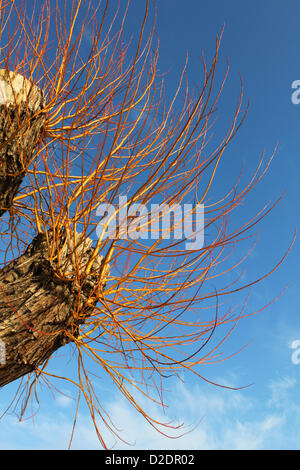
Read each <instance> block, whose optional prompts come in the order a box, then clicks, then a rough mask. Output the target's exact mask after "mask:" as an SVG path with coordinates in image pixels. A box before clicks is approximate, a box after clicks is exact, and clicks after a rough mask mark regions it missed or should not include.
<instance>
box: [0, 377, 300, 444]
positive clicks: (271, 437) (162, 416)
mask: <svg viewBox="0 0 300 470" xmlns="http://www.w3.org/2000/svg"><path fill="white" fill-rule="evenodd" d="M296 391H297V382H296V380H295V379H293V378H290V377H284V378H282V379H281V380H278V381H276V382H275V381H273V382H271V383H270V384H269V397H268V400H267V401H266V402H265V404H264V406H262V404H261V403H258V402H257V397H255V395H254V393H252V392H249V391H224V390H221V391H220V390H219V389H214V388H209V389H208V388H204V387H200V386H198V385H192V386H190V387H188V386H186V385H184V384H179V385H177V386H176V387H175V388H174V389H173V391H172V393H170V394H169V396H168V398H169V401H168V402H169V406H168V408H167V409H166V411H163V410H162V409H161V408H159V407H157V406H155V405H154V404H152V405H151V406H150V407H149V404H148V408H147V410H148V411H149V414H150V415H151V416H153V417H154V418H155V419H157V420H158V421H164V422H170V423H171V424H172V425H174V426H176V425H180V423H184V425H183V426H182V427H179V428H178V429H177V430H175V429H174V430H170V431H169V432H170V434H171V435H173V437H174V438H173V439H170V438H167V437H165V436H163V435H161V434H159V433H158V432H157V431H156V430H155V429H154V428H153V427H151V426H150V425H149V424H148V423H146V422H145V420H144V419H143V417H142V416H141V415H139V414H138V413H137V412H136V411H135V410H134V409H133V408H131V407H130V405H129V404H128V403H127V402H126V401H125V400H124V399H122V398H116V397H114V399H113V400H111V401H110V402H109V403H107V404H106V405H107V406H106V410H107V411H108V412H109V414H110V416H111V418H112V420H113V422H115V424H116V425H117V426H118V433H119V435H120V437H121V438H123V439H124V440H126V441H127V442H128V444H126V443H124V442H122V441H118V440H116V439H115V438H114V437H113V436H112V435H111V434H109V432H108V431H107V430H105V429H104V430H103V437H104V438H105V439H106V442H107V444H108V445H109V446H110V447H112V448H114V449H130V448H132V449H191V450H192V449H233V450H237V449H268V448H274V449H276V448H277V449H281V448H283V449H284V448H297V445H298V446H299V441H297V437H299V432H298V436H297V420H298V423H299V418H300V411H299V410H298V411H299V412H298V415H297V412H296V413H295V409H297V406H296V404H295V405H294V406H290V407H289V405H288V404H289V403H290V404H292V401H291V400H292V398H293V397H295V396H294V395H293V394H294V393H296ZM68 400H69V399H67V397H65V398H61V399H60V400H59V401H55V402H54V403H53V413H51V414H50V413H49V414H42V413H40V414H38V415H37V417H36V418H35V422H34V423H33V422H32V421H25V422H23V423H19V422H17V420H16V419H15V418H14V417H12V416H7V417H5V418H4V419H3V422H2V425H1V427H0V442H1V448H2V449H11V448H14V449H17V448H19V449H22V448H25V449H38V448H46V449H61V448H66V447H67V445H68V440H69V437H70V432H71V429H72V418H71V416H70V415H69V414H68V404H69V401H68ZM143 400H145V398H143V397H140V403H141V405H145V403H144V401H143ZM290 410H293V411H290ZM295 420H296V421H295ZM289 429H290V430H291V429H293V432H292V433H291V432H288V430H289ZM180 434H183V435H182V437H178V436H179V435H180ZM176 436H177V438H175V437H176ZM297 442H298V444H297ZM99 447H100V445H99V442H98V440H97V436H96V434H95V432H94V431H93V428H92V425H91V422H90V420H89V417H88V415H87V414H84V413H81V414H80V416H79V418H78V426H77V428H76V432H75V436H74V441H73V445H72V448H73V449H93V448H99Z"/></svg>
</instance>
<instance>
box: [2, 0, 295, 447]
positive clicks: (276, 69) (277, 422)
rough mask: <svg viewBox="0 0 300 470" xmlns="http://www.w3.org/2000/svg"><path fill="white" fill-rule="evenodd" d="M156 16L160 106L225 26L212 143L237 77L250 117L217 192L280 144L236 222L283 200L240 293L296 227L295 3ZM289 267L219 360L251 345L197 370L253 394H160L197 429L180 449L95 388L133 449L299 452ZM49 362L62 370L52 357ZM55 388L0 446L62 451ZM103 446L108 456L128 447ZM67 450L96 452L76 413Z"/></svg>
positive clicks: (203, 390) (67, 420)
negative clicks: (162, 89) (110, 448)
mask: <svg viewBox="0 0 300 470" xmlns="http://www.w3.org/2000/svg"><path fill="white" fill-rule="evenodd" d="M116 3H117V2H116ZM143 4H144V2H143V1H141V0H132V4H131V8H130V10H129V13H128V21H127V26H126V28H127V34H128V35H129V34H130V33H131V32H132V33H134V32H136V28H137V25H138V24H140V20H141V18H142V15H143ZM156 6H157V32H158V36H159V40H160V55H159V70H160V71H161V72H162V73H165V72H168V73H167V75H166V76H165V78H164V80H165V87H166V90H167V93H169V96H171V95H172V93H173V92H174V91H175V89H176V85H177V82H178V80H179V77H180V72H181V69H182V67H183V66H184V63H185V58H186V53H187V52H188V56H189V61H188V77H189V81H190V86H191V87H192V86H196V85H197V84H198V83H199V80H200V79H201V76H202V72H201V62H200V58H201V54H202V52H204V54H205V56H206V58H207V59H208V61H209V60H210V59H211V58H212V55H213V52H214V47H215V38H216V35H217V34H218V33H219V32H220V31H221V29H222V26H223V24H225V31H224V35H223V39H222V46H221V51H220V56H219V57H220V59H219V68H218V70H219V72H218V75H217V77H218V79H221V77H222V76H223V73H224V70H225V66H226V59H227V57H228V58H229V63H230V71H229V76H228V79H227V82H226V86H225V88H224V91H223V95H222V98H221V100H220V105H219V119H218V123H217V125H216V132H218V130H221V129H223V127H222V126H225V127H226V125H227V123H228V122H229V120H230V118H231V117H232V113H233V110H234V107H235V105H236V101H237V98H238V95H239V84H240V78H239V74H241V76H242V79H243V83H244V88H245V90H244V91H245V102H246V101H247V99H248V98H249V99H250V109H249V112H248V115H247V118H246V121H245V123H244V125H243V126H242V128H241V130H240V131H239V133H238V134H237V136H236V137H235V139H234V141H233V143H232V145H231V146H230V148H229V149H228V150H227V152H226V155H225V156H224V162H223V164H222V165H221V166H220V168H219V171H218V175H217V181H218V184H219V186H218V187H219V188H220V190H222V187H223V186H222V185H224V187H225V185H226V183H227V182H228V181H229V182H230V181H235V177H236V176H237V174H238V173H239V171H240V169H241V168H242V165H243V164H244V165H245V170H244V176H243V178H245V181H246V180H247V179H249V177H250V176H251V175H252V172H253V170H254V168H255V167H256V165H257V163H258V161H259V159H260V157H261V154H262V152H263V151H265V152H266V155H267V156H268V155H269V156H270V155H271V154H272V152H273V150H274V148H275V146H276V144H278V148H277V151H276V157H275V159H274V160H273V162H272V165H271V168H270V171H269V172H268V174H267V175H266V176H265V178H264V179H263V181H262V182H260V184H259V185H258V186H257V187H256V188H255V190H254V192H253V194H251V196H250V197H249V200H248V201H247V202H246V203H245V204H244V206H243V209H242V210H243V213H244V215H245V216H246V217H247V216H251V215H254V214H255V213H256V211H257V210H259V209H260V208H262V207H263V206H264V204H265V203H266V202H267V201H269V200H272V201H275V200H276V199H277V198H278V197H279V196H280V195H281V194H282V193H283V192H285V191H286V194H285V196H284V198H283V200H282V201H281V202H280V204H279V205H278V206H277V207H276V208H275V209H274V211H273V212H272V213H271V214H270V215H269V216H268V217H267V219H265V220H264V221H263V222H262V223H261V225H260V227H259V228H260V229H261V232H260V239H259V243H258V244H257V246H256V247H255V251H254V253H253V256H251V258H249V261H248V262H247V272H246V274H245V280H246V281H249V282H250V281H251V280H253V279H255V277H256V276H257V275H258V274H264V273H265V272H266V271H268V270H270V269H272V267H273V266H274V265H275V264H276V262H278V261H279V259H280V258H281V256H282V255H283V254H284V252H285V251H286V250H287V248H288V246H289V244H290V242H291V240H292V237H293V234H294V231H295V229H296V227H297V226H298V218H299V200H300V198H299V196H300V194H299V182H300V164H299V150H300V145H299V123H300V104H299V105H295V104H293V103H292V101H291V95H292V91H293V90H292V89H291V84H292V82H293V81H294V80H300V59H299V44H300V30H299V24H298V18H299V14H300V5H299V2H297V1H296V0H286V1H285V2H282V1H280V0H276V1H274V0H273V1H269V0H264V1H261V0H253V1H252V2H240V1H237V0H229V1H226V2H224V1H223V0H211V1H210V2H203V1H199V0H186V1H185V2H183V1H182V0H157V1H156ZM234 217H235V216H233V220H234ZM236 222H237V223H238V220H237V221H236ZM298 238H299V236H298ZM298 262H299V240H298V239H297V240H296V242H295V244H294V247H293V250H292V252H291V254H290V255H289V257H288V258H287V259H286V261H285V263H284V264H283V265H281V266H280V268H279V269H278V271H276V272H275V273H274V274H273V275H272V276H271V277H270V278H267V279H266V280H264V281H263V283H262V284H261V285H258V286H256V287H255V289H254V290H253V292H252V295H251V298H250V301H249V304H248V307H249V311H252V310H256V309H259V308H260V307H261V306H262V305H264V304H266V303H268V302H269V301H270V300H272V298H274V297H276V296H277V295H278V294H279V293H280V292H281V291H282V289H283V288H284V287H285V286H287V285H288V284H289V287H288V290H287V291H286V292H285V293H284V295H283V296H282V297H280V298H279V299H278V300H277V301H276V303H274V304H272V305H271V306H270V307H269V308H267V309H266V310H265V311H263V312H262V313H259V314H258V315H254V316H253V317H250V318H248V319H245V320H243V321H242V322H241V323H240V324H239V325H238V327H237V328H236V330H235V332H234V333H233V335H232V336H231V337H230V339H229V340H228V342H227V343H226V345H225V346H224V351H225V352H226V353H227V354H230V353H232V352H235V351H236V350H238V349H239V348H241V347H243V346H244V345H245V344H247V343H248V342H249V341H252V342H251V344H250V345H249V346H248V347H247V348H246V349H245V350H243V351H242V352H241V353H239V354H238V355H237V356H235V357H233V358H232V359H230V360H228V361H225V362H223V363H221V364H218V365H215V366H205V367H204V369H205V370H204V375H205V376H206V377H208V378H210V379H212V380H215V381H217V382H219V383H223V384H225V385H230V386H236V387H239V386H244V385H247V384H250V383H251V384H252V385H251V386H250V387H248V388H246V389H243V390H239V391H231V390H223V389H220V388H216V387H214V386H212V385H209V384H207V383H205V382H202V381H200V379H197V378H196V377H194V376H190V375H186V376H182V379H183V382H180V381H178V382H176V381H174V380H172V381H170V383H167V387H166V388H168V389H169V390H170V391H169V392H167V393H166V403H167V404H169V408H168V409H167V411H166V420H168V419H175V421H176V420H178V422H181V421H183V422H184V423H185V425H186V428H184V429H185V430H186V431H188V430H191V428H192V427H193V426H194V425H195V424H197V425H196V427H195V429H194V430H193V431H191V432H189V433H188V434H186V435H185V436H183V437H182V438H179V439H171V440H170V439H166V438H163V437H162V436H161V435H159V434H157V433H156V432H155V431H154V430H153V429H152V428H151V427H150V426H149V425H147V423H146V422H144V421H143V419H142V418H141V417H140V416H138V415H137V414H136V412H135V411H134V410H133V409H132V408H130V406H129V404H127V403H126V402H125V401H124V399H123V398H122V397H120V396H119V395H117V394H114V392H112V391H111V388H110V385H109V384H108V383H106V382H105V380H104V379H103V380H99V383H98V387H99V393H100V394H101V396H102V399H103V403H104V404H105V406H106V409H107V410H109V411H110V413H111V416H112V417H113V419H114V421H115V423H116V425H117V426H118V428H120V429H122V430H123V431H121V435H122V436H123V437H124V438H125V439H127V440H128V441H129V442H130V444H131V445H132V448H136V449H143V448H144V449H146V448H149V449H172V448H178V449H180V448H185V449H243V448H244V449H300V398H299V396H300V393H299V391H300V364H295V363H293V362H292V353H293V349H291V345H292V343H293V342H294V341H296V340H300V315H299V312H300V308H299V307H300V301H299V295H298V292H299V286H300V279H299V267H298V266H299V265H298ZM239 299H240V300H241V301H242V300H243V299H244V297H243V296H242V295H241V296H239V298H238V299H236V298H235V299H234V300H233V302H236V301H238V300H239ZM61 354H64V352H63V351H62V353H61ZM55 360H56V361H57V364H60V361H61V358H59V357H58V358H57V359H55ZM64 367H67V366H64ZM64 387H65V389H64V391H65V393H66V395H68V396H65V397H64V396H61V395H57V396H56V397H54V398H52V397H51V394H50V393H49V392H48V391H47V390H44V391H43V390H41V394H40V399H41V409H40V410H39V412H38V413H37V414H36V416H35V417H34V421H32V420H31V419H29V420H27V421H23V422H21V423H20V422H18V419H17V417H16V416H15V415H14V414H7V415H6V416H5V417H3V418H2V420H1V422H0V447H1V448H3V449H7V448H13V449H23V448H26V449H27V448H31V449H39V448H47V449H54V448H65V447H66V446H67V443H68V438H69V435H70V432H71V427H72V417H73V411H74V406H73V405H74V403H73V400H72V392H71V391H70V390H69V389H68V386H67V385H64ZM14 390H15V385H14V384H12V385H10V386H8V387H6V388H5V389H4V390H2V391H1V410H4V409H5V405H6V404H7V403H8V401H9V398H10V396H11V394H12V393H13V391H14ZM69 395H71V396H70V397H69ZM149 408H150V409H152V411H153V414H154V415H155V416H158V417H161V416H162V411H161V409H159V408H155V407H154V406H153V405H148V409H149ZM104 433H106V431H104ZM105 435H107V439H108V442H109V444H110V445H111V446H114V448H115V449H117V448H128V446H126V445H125V444H123V443H121V442H116V443H115V442H114V439H113V438H112V437H110V436H109V435H108V434H105ZM73 448H86V449H92V448H99V443H98V441H97V437H96V435H95V433H94V432H93V429H92V426H91V423H90V420H89V416H88V413H87V410H86V409H85V408H84V407H82V409H81V410H80V416H79V422H78V427H77V431H76V434H75V438H74V443H73ZM129 448H131V447H129Z"/></svg>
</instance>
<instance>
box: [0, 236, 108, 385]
mask: <svg viewBox="0 0 300 470" xmlns="http://www.w3.org/2000/svg"><path fill="white" fill-rule="evenodd" d="M49 237H50V238H49ZM49 239H50V243H51V232H50V233H48V243H47V237H46V235H45V234H39V235H38V236H37V237H35V238H34V240H33V241H32V243H31V244H30V245H29V246H28V247H27V249H26V252H25V253H24V254H23V255H22V256H20V257H19V258H17V259H16V260H14V261H12V262H11V263H10V264H8V265H7V266H5V267H4V268H3V269H2V270H0V286H1V292H0V340H1V341H2V343H1V344H2V345H5V364H2V365H0V386H3V385H6V384H8V383H10V382H12V381H14V380H16V379H18V378H19V377H22V376H23V375H25V374H28V373H29V372H31V371H34V370H35V368H36V367H37V366H40V365H41V364H43V363H44V362H45V361H46V360H47V359H49V358H50V356H51V355H52V354H53V352H54V351H56V350H57V349H58V348H60V347H61V346H63V345H65V344H67V343H69V342H70V341H71V340H72V339H71V337H72V336H73V337H74V336H75V337H76V335H77V334H78V331H77V327H78V326H79V325H80V324H83V323H84V321H85V318H86V317H87V316H88V315H89V314H90V313H91V312H92V307H90V305H89V304H87V300H88V299H89V297H90V296H91V295H92V294H93V291H94V289H95V286H96V285H97V284H98V279H99V275H98V274H97V273H99V272H100V269H101V264H102V256H98V257H96V258H95V260H94V263H93V266H92V271H91V272H92V273H93V274H90V275H86V276H84V282H83V283H82V284H81V285H80V286H79V285H78V283H76V282H72V280H68V279H65V280H62V279H60V278H59V277H58V276H57V275H56V274H55V273H56V272H57V271H58V269H57V268H58V266H57V261H55V260H54V261H53V260H51V261H50V260H49V257H48V246H49ZM59 240H60V244H61V246H60V266H61V267H63V269H64V272H65V273H66V274H69V273H71V272H72V270H73V271H74V266H73V259H74V253H75V252H76V258H77V263H78V259H79V260H80V263H85V262H86V261H87V260H88V259H90V257H91V255H92V252H93V249H92V247H91V244H92V242H91V240H90V239H88V238H84V237H82V236H81V235H80V234H77V236H76V247H72V246H70V243H69V247H68V245H66V243H65V241H66V237H65V235H64V233H62V234H61V236H60V238H59ZM66 247H68V248H66ZM103 283H104V281H103Z"/></svg>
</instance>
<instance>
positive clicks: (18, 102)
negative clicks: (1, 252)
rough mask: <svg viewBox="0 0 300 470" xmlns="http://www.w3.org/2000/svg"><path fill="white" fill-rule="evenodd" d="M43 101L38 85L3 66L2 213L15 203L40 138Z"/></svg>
mask: <svg viewBox="0 0 300 470" xmlns="http://www.w3.org/2000/svg"><path fill="white" fill-rule="evenodd" d="M44 104H45V103H44V97H43V93H42V92H41V91H40V89H39V88H38V87H37V86H35V85H33V84H31V83H30V82H29V81H28V80H26V79H24V78H23V77H22V76H21V75H19V74H15V73H13V72H8V71H6V70H3V69H0V216H1V215H3V214H4V212H5V211H7V210H8V209H9V208H10V206H11V205H12V201H13V198H14V197H15V196H16V194H17V192H18V189H19V187H20V184H21V182H22V180H23V178H24V176H25V172H26V166H27V164H28V162H29V161H30V159H31V157H32V155H33V152H34V150H35V148H36V146H37V144H38V142H39V140H40V138H41V133H42V129H43V125H44V122H45V115H44V114H42V113H40V111H41V110H42V109H43V107H44Z"/></svg>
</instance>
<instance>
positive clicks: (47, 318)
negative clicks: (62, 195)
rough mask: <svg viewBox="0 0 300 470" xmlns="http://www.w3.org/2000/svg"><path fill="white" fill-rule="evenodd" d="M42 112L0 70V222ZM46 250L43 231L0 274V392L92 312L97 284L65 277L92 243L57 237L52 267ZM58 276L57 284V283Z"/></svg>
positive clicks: (22, 84) (30, 89)
mask: <svg viewBox="0 0 300 470" xmlns="http://www.w3.org/2000/svg"><path fill="white" fill-rule="evenodd" d="M43 107H44V97H43V93H42V92H41V91H40V89H39V88H38V87H36V86H35V85H34V84H32V83H30V82H29V81H28V80H26V79H25V78H23V77H22V76H21V75H19V74H16V73H13V72H9V71H6V70H4V69H1V70H0V216H1V215H3V214H4V212H5V211H6V210H8V209H9V208H10V207H11V205H12V202H13V199H14V197H15V195H16V194H17V192H18V190H19V187H20V184H21V182H22V180H23V178H24V176H25V174H26V168H27V165H28V163H29V162H30V159H31V157H32V155H33V152H34V151H35V149H36V146H37V145H38V143H39V141H40V139H41V133H42V129H43V125H44V122H45V116H44V114H43V113H41V112H40V111H41V110H42V109H43ZM52 243H53V235H52V232H51V231H49V232H48V233H47V235H46V234H43V233H41V234H39V235H38V236H37V237H35V238H34V240H33V241H32V243H31V244H30V245H29V246H28V247H27V249H26V251H25V253H24V254H23V255H22V256H20V257H19V258H18V259H16V260H14V261H12V262H11V263H9V264H8V265H6V266H5V267H4V268H3V269H1V270H0V386H4V385H6V384H8V383H9V382H12V381H13V380H16V379H18V378H19V377H22V376H24V375H25V374H27V373H29V372H31V371H33V370H35V368H36V367H37V366H40V365H42V364H43V363H44V362H45V361H46V360H47V359H49V358H50V356H51V355H52V354H53V352H54V351H56V350H57V349H58V348H59V347H61V346H63V345H64V344H66V343H68V342H70V341H72V338H73V339H74V337H76V335H77V334H78V326H79V325H80V324H82V323H84V321H85V318H86V316H87V315H89V314H90V313H91V311H92V308H91V306H90V304H87V300H88V299H89V297H90V296H91V295H92V294H93V291H94V289H95V287H96V286H97V285H98V279H99V276H97V275H96V276H94V275H85V276H84V282H83V283H81V285H79V281H78V279H77V280H76V279H75V280H74V279H71V277H72V276H71V274H70V273H71V272H74V266H75V265H74V263H76V266H77V268H78V262H79V264H80V263H83V264H85V263H86V262H87V261H89V259H90V257H91V255H92V252H93V250H92V247H91V245H92V241H91V240H89V239H88V238H86V237H84V236H83V235H82V236H81V235H80V234H75V246H72V241H71V242H70V240H69V242H68V243H66V233H65V232H63V233H60V234H59V246H58V247H57V250H58V251H59V253H60V257H59V259H60V261H59V262H60V265H59V266H58V262H57V258H56V261H55V259H54V260H53V257H51V259H50V258H49V253H50V252H51V244H52ZM73 244H74V241H73ZM49 248H50V249H49ZM74 253H75V254H76V256H75V258H76V259H74ZM101 262H102V257H97V258H96V259H95V260H94V263H93V266H92V272H93V271H94V272H95V271H96V272H97V271H98V272H100V271H99V270H100V269H101ZM60 269H63V271H64V276H59V275H58V273H59V271H60Z"/></svg>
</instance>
